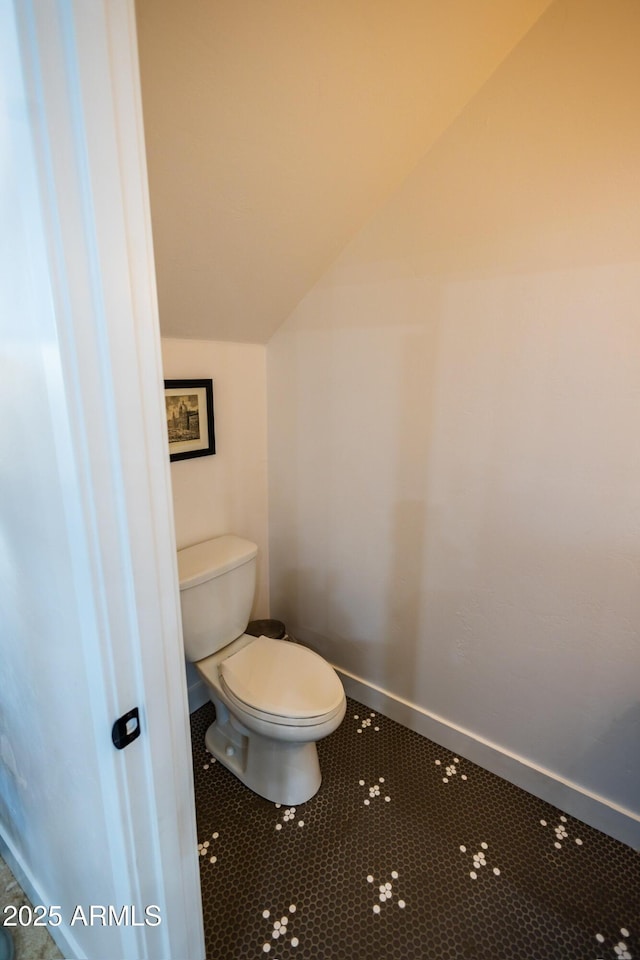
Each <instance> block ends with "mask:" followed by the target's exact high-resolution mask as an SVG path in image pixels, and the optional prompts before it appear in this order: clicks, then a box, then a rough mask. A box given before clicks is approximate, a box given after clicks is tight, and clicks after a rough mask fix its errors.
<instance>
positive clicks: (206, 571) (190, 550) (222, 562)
mask: <svg viewBox="0 0 640 960" xmlns="http://www.w3.org/2000/svg"><path fill="white" fill-rule="evenodd" d="M257 552H258V547H257V546H256V544H255V543H252V542H251V541H250V540H243V538H242V537H236V536H235V535H234V534H226V535H225V536H224V537H215V538H214V539H213V540H205V541H204V542H203V543H195V544H194V545H193V546H192V547H185V548H184V549H183V550H178V577H179V580H180V589H181V590H186V589H187V588H188V587H195V586H197V585H198V584H199V583H204V582H205V580H213V579H214V577H219V576H221V575H222V574H223V573H228V572H229V570H233V569H234V567H239V566H241V565H242V564H243V563H248V562H249V560H253V558H254V557H255V556H256V554H257Z"/></svg>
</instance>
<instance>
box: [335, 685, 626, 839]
mask: <svg viewBox="0 0 640 960" xmlns="http://www.w3.org/2000/svg"><path fill="white" fill-rule="evenodd" d="M334 669H335V670H336V672H337V673H338V674H339V675H340V678H341V679H342V682H343V684H344V688H345V691H346V693H347V695H348V696H350V697H353V699H354V700H358V701H359V702H360V703H364V704H365V705H366V706H368V707H370V708H371V709H372V710H379V711H380V712H381V713H383V714H384V715H385V716H387V717H389V718H390V719H391V720H395V721H396V722H397V723H401V724H402V725H403V726H405V727H408V728H409V729H410V730H413V731H415V732H416V733H419V734H421V735H422V736H423V737H427V738H428V739H429V740H432V741H433V742H434V743H437V744H439V745H440V746H442V747H445V748H446V749H448V750H450V751H451V752H452V753H455V754H461V755H462V756H463V757H465V758H466V759H467V760H471V761H472V762H473V763H477V764H478V766H481V767H484V769H485V770H489V771H490V772H491V773H495V774H497V776H499V777H503V778H504V779H505V780H508V781H509V782H510V783H513V784H515V785H516V786H517V787H522V789H523V790H526V791H527V792H528V793H532V794H533V795H534V796H536V797H539V798H540V799H541V800H545V801H546V802H547V803H551V804H553V806H555V807H558V808H559V809H560V810H562V811H563V812H565V813H568V814H570V816H572V817H575V818H576V819H577V820H581V821H582V822H583V823H587V824H589V826H591V827H595V828H596V830H601V831H602V833H606V834H608V835H609V836H611V837H614V838H615V839H616V840H620V841H622V843H626V844H628V845H629V846H630V847H632V848H633V849H634V850H639V849H640V816H638V815H637V814H635V813H633V812H632V811H631V810H626V809H625V808H624V807H620V806H618V805H616V804H614V803H612V802H611V801H609V800H606V799H605V798H604V797H600V796H598V795H597V794H594V793H591V792H589V791H588V790H585V789H584V788H583V787H580V786H578V785H577V784H575V783H571V782H570V781H568V780H564V779H563V778H562V777H559V776H558V775H557V774H554V773H552V772H551V771H550V770H546V769H544V768H543V767H539V766H538V765H537V764H535V763H532V762H531V761H530V760H526V759H525V758H523V757H519V756H517V755H516V754H513V753H509V752H508V751H506V750H504V749H503V748H502V747H499V746H497V745H496V744H494V743H491V742H489V741H488V740H485V739H484V738H483V737H479V736H477V735H476V734H474V733H471V731H469V730H464V729H463V728H462V727H457V726H456V725H455V724H452V723H449V722H448V721H447V720H444V719H443V718H442V717H438V716H436V715H435V714H432V713H429V712H428V711H427V710H424V709H423V708H422V707H419V706H417V704H415V703H411V702H409V701H408V700H404V699H402V698H401V697H396V696H395V695H394V694H392V693H389V691H388V690H383V689H382V688H381V687H377V686H375V684H372V683H368V682H367V681H366V680H363V679H362V678H361V677H356V676H354V675H353V674H351V673H349V672H348V671H346V670H341V669H340V667H335V668H334Z"/></svg>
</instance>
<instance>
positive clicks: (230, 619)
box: [178, 534, 258, 663]
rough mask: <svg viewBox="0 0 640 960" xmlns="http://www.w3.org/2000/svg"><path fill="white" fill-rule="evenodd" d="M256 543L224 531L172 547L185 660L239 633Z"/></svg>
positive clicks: (248, 602) (247, 607)
mask: <svg viewBox="0 0 640 960" xmlns="http://www.w3.org/2000/svg"><path fill="white" fill-rule="evenodd" d="M257 553H258V548H257V546H256V544H255V543H251V541H250V540H243V539H242V537H236V536H233V535H231V534H228V535H226V536H224V537H216V538H215V539H214V540H205V541H204V543H196V544H195V545H194V546H192V547H185V548H184V550H178V577H179V579H180V603H181V607H182V633H183V636H184V650H185V654H186V657H187V660H190V661H191V662H192V663H193V662H195V661H196V660H202V659H203V658H204V657H208V656H209V655H210V654H212V653H215V652H216V650H220V649H221V648H222V647H226V645H227V644H228V643H231V641H232V640H235V639H236V637H239V636H241V635H242V634H243V633H244V631H245V628H246V626H247V624H248V623H249V617H250V616H251V606H252V604H253V596H254V593H255V586H256V556H257Z"/></svg>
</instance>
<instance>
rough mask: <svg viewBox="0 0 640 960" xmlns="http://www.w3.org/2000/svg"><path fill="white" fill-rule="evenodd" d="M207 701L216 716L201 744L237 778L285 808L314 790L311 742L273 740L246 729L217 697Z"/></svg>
mask: <svg viewBox="0 0 640 960" xmlns="http://www.w3.org/2000/svg"><path fill="white" fill-rule="evenodd" d="M211 700H212V701H213V704H214V706H215V708H216V719H215V721H214V722H213V723H212V724H211V726H210V727H209V729H208V730H207V732H206V734H205V738H204V739H205V746H206V748H207V750H208V751H209V753H211V754H212V755H213V756H214V757H215V758H216V760H219V762H220V763H221V764H222V765H223V766H224V767H226V768H227V770H229V771H230V772H231V773H233V774H234V775H235V776H236V777H237V778H238V780H240V781H241V782H242V783H244V785H245V786H247V787H248V788H249V789H250V790H253V792H254V793H257V794H258V796H260V797H264V798H265V800H271V801H272V802H273V803H281V804H283V806H287V807H290V806H296V805H297V804H300V803H305V802H306V801H307V800H310V799H311V797H313V796H314V795H315V794H316V793H317V792H318V790H319V789H320V783H321V782H322V775H321V773H320V763H319V761H318V750H317V747H316V744H315V742H311V743H295V742H293V743H292V742H289V741H285V740H273V739H271V738H270V737H265V736H263V735H262V734H259V733H255V732H254V731H249V730H247V728H246V727H244V726H243V725H242V724H241V723H240V722H239V721H238V719H237V718H236V717H234V716H233V715H232V714H230V713H229V710H228V709H227V707H226V706H225V704H223V703H222V702H221V701H220V700H219V699H218V698H217V697H214V696H211Z"/></svg>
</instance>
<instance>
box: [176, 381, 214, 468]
mask: <svg viewBox="0 0 640 960" xmlns="http://www.w3.org/2000/svg"><path fill="white" fill-rule="evenodd" d="M164 402H165V406H166V410H167V433H168V435H169V459H170V460H190V459H191V457H208V456H210V455H211V454H212V453H215V452H216V438H215V429H214V421H213V380H165V382H164Z"/></svg>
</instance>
